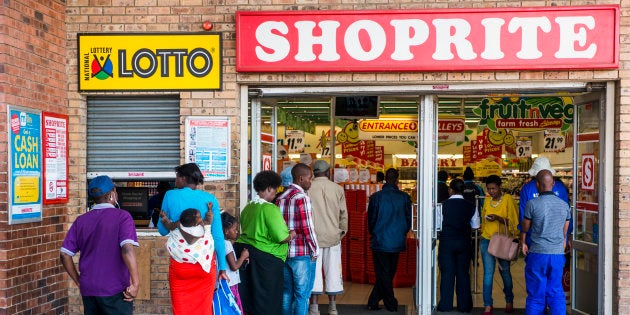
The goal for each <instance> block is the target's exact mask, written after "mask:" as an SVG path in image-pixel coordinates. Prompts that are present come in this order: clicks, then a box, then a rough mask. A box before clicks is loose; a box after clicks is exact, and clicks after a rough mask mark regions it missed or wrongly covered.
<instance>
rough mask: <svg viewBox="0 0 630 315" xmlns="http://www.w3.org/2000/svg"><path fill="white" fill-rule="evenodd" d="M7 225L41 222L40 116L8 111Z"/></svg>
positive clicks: (19, 111) (13, 109)
mask: <svg viewBox="0 0 630 315" xmlns="http://www.w3.org/2000/svg"><path fill="white" fill-rule="evenodd" d="M7 113H8V119H7V121H8V122H9V128H7V129H8V131H9V137H8V138H9V146H8V147H9V175H10V177H9V180H10V182H9V224H17V223H26V222H36V221H41V220H42V190H41V187H42V163H41V157H42V151H41V148H42V146H41V140H42V129H41V112H38V111H32V110H27V109H23V108H19V107H12V106H10V107H9V110H8V112H7Z"/></svg>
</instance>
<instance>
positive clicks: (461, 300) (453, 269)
mask: <svg viewBox="0 0 630 315" xmlns="http://www.w3.org/2000/svg"><path fill="white" fill-rule="evenodd" d="M471 253H472V250H471V248H470V240H469V239H467V240H440V248H439V249H438V264H439V266H440V276H441V281H440V303H438V306H437V308H438V310H439V311H451V310H452V309H453V289H455V291H456V293H457V310H458V311H460V312H470V310H472V306H473V302H472V293H471V292H470V273H469V270H470V256H471Z"/></svg>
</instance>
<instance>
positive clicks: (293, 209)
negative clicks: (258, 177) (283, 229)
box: [276, 184, 319, 258]
mask: <svg viewBox="0 0 630 315" xmlns="http://www.w3.org/2000/svg"><path fill="white" fill-rule="evenodd" d="M276 205H278V207H279V208H280V212H281V213H282V216H283V217H284V221H285V222H286V223H287V227H288V228H289V230H293V231H295V233H296V235H297V237H296V238H295V239H294V240H292V241H291V242H289V254H288V257H289V258H292V257H298V256H311V257H317V256H318V254H319V246H318V245H317V237H316V236H315V229H314V227H313V213H312V208H311V199H310V198H309V197H308V196H307V195H306V192H305V191H304V189H302V187H300V186H298V185H296V184H291V185H290V186H289V187H287V189H286V190H285V191H284V193H282V195H280V197H278V199H277V200H276Z"/></svg>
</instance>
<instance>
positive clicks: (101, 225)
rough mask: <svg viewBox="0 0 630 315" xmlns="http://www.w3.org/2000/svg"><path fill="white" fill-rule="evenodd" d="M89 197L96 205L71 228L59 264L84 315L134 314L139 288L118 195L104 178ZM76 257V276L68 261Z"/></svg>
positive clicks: (131, 230)
mask: <svg viewBox="0 0 630 315" xmlns="http://www.w3.org/2000/svg"><path fill="white" fill-rule="evenodd" d="M88 194H89V195H90V197H92V198H94V201H95V202H96V205H94V207H93V208H92V210H91V211H89V212H87V213H85V214H83V215H81V216H79V217H78V218H77V219H76V220H75V221H74V223H73V224H72V226H71V227H70V230H69V231H68V235H66V238H65V240H64V241H63V244H62V246H61V264H62V265H63V267H64V269H65V270H66V272H68V275H70V278H72V280H73V281H74V283H75V284H76V285H77V286H78V287H79V290H80V291H81V296H82V298H83V307H84V313H85V314H133V300H134V298H135V297H136V295H137V294H138V288H139V285H140V276H139V274H138V266H137V263H136V254H135V249H134V246H139V244H138V237H137V236H136V228H135V225H134V222H133V219H132V218H131V215H130V214H129V212H127V211H125V210H121V209H118V208H116V207H115V205H117V204H118V194H117V193H116V187H115V186H114V183H113V182H112V180H111V179H110V178H109V177H108V176H105V175H102V176H98V177H96V178H94V179H92V180H91V181H90V183H89V185H88ZM78 252H81V255H80V257H79V271H77V268H76V266H75V265H74V261H73V260H72V257H73V256H74V255H76V254H77V253H78ZM130 279H131V281H130Z"/></svg>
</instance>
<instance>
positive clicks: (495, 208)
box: [480, 175, 518, 315]
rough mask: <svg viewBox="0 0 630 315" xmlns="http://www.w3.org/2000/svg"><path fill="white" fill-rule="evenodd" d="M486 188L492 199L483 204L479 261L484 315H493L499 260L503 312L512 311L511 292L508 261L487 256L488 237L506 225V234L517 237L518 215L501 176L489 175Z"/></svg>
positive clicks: (510, 274)
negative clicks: (504, 191) (481, 264)
mask: <svg viewBox="0 0 630 315" xmlns="http://www.w3.org/2000/svg"><path fill="white" fill-rule="evenodd" d="M486 189H488V194H489V195H490V197H491V199H490V200H487V201H486V202H484V204H483V210H482V218H483V219H482V223H481V241H480V245H481V261H482V262H483V306H484V307H485V309H484V312H483V314H484V315H492V311H493V300H492V286H493V283H494V270H495V269H496V263H497V260H498V261H499V273H500V274H501V278H502V279H503V293H504V294H505V312H506V313H512V312H514V304H513V302H514V293H513V292H512V287H513V284H512V273H511V272H510V262H509V261H507V260H503V259H500V258H496V257H494V256H492V255H490V253H488V245H489V244H490V238H491V237H492V235H494V234H495V233H498V232H500V231H503V230H504V228H505V226H507V231H508V234H510V235H517V234H518V232H517V231H518V230H517V229H516V224H517V223H518V222H517V220H518V213H517V210H516V202H515V201H514V198H512V195H510V194H504V193H503V192H502V191H501V177H499V176H497V175H490V176H488V177H487V178H486Z"/></svg>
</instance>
